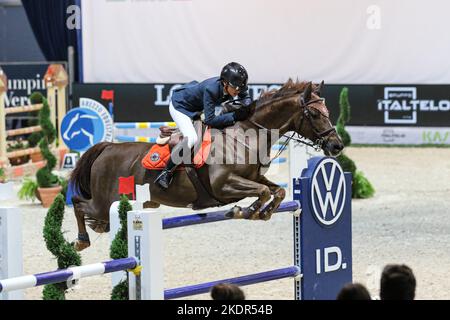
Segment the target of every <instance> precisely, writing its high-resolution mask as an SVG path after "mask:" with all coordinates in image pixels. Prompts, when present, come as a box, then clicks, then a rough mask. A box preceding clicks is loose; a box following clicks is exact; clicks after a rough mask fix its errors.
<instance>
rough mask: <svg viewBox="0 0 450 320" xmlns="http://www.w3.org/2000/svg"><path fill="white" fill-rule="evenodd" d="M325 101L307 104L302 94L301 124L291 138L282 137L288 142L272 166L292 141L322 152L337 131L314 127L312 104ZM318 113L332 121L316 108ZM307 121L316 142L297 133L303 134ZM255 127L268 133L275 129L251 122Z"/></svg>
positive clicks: (318, 100)
mask: <svg viewBox="0 0 450 320" xmlns="http://www.w3.org/2000/svg"><path fill="white" fill-rule="evenodd" d="M323 101H325V99H324V98H318V99H314V100H310V101H308V102H305V97H304V95H303V94H301V95H300V96H299V98H298V102H299V104H300V108H301V109H303V117H302V119H301V121H300V124H299V126H298V127H296V128H295V129H296V132H293V133H292V134H291V135H290V136H288V135H287V134H283V135H282V137H285V138H287V139H286V141H285V142H284V143H283V144H282V145H281V147H280V149H279V150H278V152H277V154H276V155H275V157H274V158H272V159H271V160H270V161H269V163H268V164H270V163H271V162H272V161H273V160H275V159H276V158H278V157H279V156H280V155H281V154H282V153H283V151H284V150H286V148H287V145H288V144H289V142H290V141H291V140H293V141H295V142H298V143H301V144H304V145H306V146H309V147H312V148H314V149H315V150H316V151H320V150H321V149H322V148H323V144H324V143H325V142H326V141H327V139H326V138H327V137H328V136H329V135H330V134H331V133H332V132H336V129H335V128H334V127H331V128H330V129H327V130H325V131H322V132H320V131H319V130H317V128H316V126H314V123H313V121H312V119H311V112H310V108H313V107H312V104H314V103H317V102H323ZM314 109H315V110H316V111H317V112H319V114H320V116H321V117H324V118H326V119H328V120H329V119H330V117H329V115H327V114H324V113H323V112H322V111H320V110H319V109H318V108H314ZM305 119H307V121H308V122H309V124H310V126H311V128H312V131H313V132H314V134H315V135H316V137H317V139H316V140H315V141H312V143H311V142H308V141H306V140H305V138H304V137H302V136H301V135H300V134H299V133H297V132H301V129H302V128H303V123H304V120H305ZM249 121H250V122H251V123H252V124H253V125H255V126H257V127H258V128H260V129H263V130H266V131H271V130H273V129H268V128H266V127H264V126H262V125H260V124H259V123H256V122H255V121H253V120H249ZM295 135H297V137H295Z"/></svg>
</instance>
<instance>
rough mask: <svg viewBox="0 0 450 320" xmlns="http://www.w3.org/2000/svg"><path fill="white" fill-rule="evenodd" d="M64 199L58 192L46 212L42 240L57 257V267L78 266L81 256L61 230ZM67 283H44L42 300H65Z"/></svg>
mask: <svg viewBox="0 0 450 320" xmlns="http://www.w3.org/2000/svg"><path fill="white" fill-rule="evenodd" d="M64 206H65V199H64V196H63V195H62V194H59V195H58V196H57V197H56V199H55V201H54V202H53V204H52V206H51V207H50V209H49V210H48V212H47V216H46V217H45V225H44V240H45V244H46V246H47V249H48V250H49V251H50V252H51V253H53V255H54V256H55V257H56V259H57V263H58V269H66V268H68V267H71V266H80V265H81V257H80V255H79V254H78V253H77V252H76V251H75V249H74V247H73V246H72V245H71V244H70V243H69V242H68V241H66V239H65V238H64V235H63V233H62V231H61V227H62V222H63V218H64ZM66 290H67V283H65V282H64V283H58V284H50V285H46V286H45V287H44V290H43V292H42V293H43V299H44V300H65V292H66Z"/></svg>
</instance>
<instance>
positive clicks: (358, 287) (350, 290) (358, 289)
mask: <svg viewBox="0 0 450 320" xmlns="http://www.w3.org/2000/svg"><path fill="white" fill-rule="evenodd" d="M336 300H372V298H371V297H370V293H369V291H367V289H366V287H365V286H363V285H362V284H360V283H348V284H346V285H345V286H344V287H343V288H342V289H341V291H339V294H338V296H337V298H336Z"/></svg>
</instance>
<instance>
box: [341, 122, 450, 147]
mask: <svg viewBox="0 0 450 320" xmlns="http://www.w3.org/2000/svg"><path fill="white" fill-rule="evenodd" d="M346 130H347V131H348V133H349V134H350V136H351V137H352V144H412V145H420V144H436V145H450V128H439V127H435V128H430V127H420V128H419V127H413V128H411V127H367V126H365V127H362V126H348V127H346Z"/></svg>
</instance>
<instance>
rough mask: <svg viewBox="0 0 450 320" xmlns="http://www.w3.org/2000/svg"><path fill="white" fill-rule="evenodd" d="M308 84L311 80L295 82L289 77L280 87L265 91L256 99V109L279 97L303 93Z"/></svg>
mask: <svg viewBox="0 0 450 320" xmlns="http://www.w3.org/2000/svg"><path fill="white" fill-rule="evenodd" d="M308 84H309V81H298V80H297V81H295V82H294V81H293V80H292V79H291V78H289V80H288V81H287V82H286V83H285V84H284V85H283V86H282V87H281V88H280V89H273V90H270V91H267V92H264V91H263V92H262V93H261V96H260V98H259V99H258V100H257V101H255V102H256V103H255V109H257V108H259V107H262V106H264V105H267V104H269V103H270V102H271V101H273V100H276V99H278V98H289V97H292V96H294V95H296V94H299V93H302V92H303V91H305V89H306V87H307V86H308ZM317 87H318V86H317V85H315V84H313V87H312V89H313V91H315V90H316V89H317Z"/></svg>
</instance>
